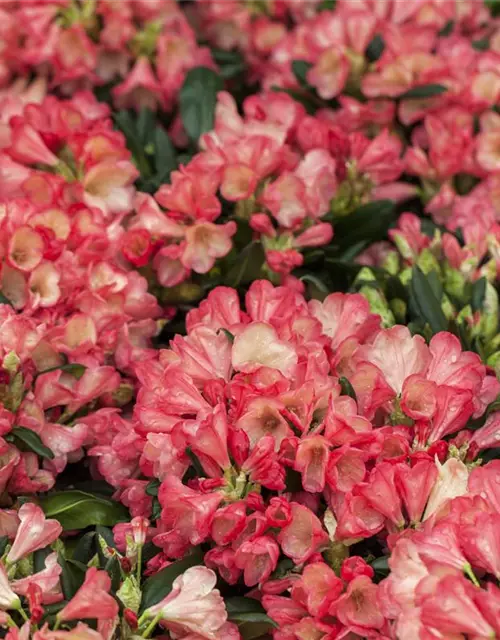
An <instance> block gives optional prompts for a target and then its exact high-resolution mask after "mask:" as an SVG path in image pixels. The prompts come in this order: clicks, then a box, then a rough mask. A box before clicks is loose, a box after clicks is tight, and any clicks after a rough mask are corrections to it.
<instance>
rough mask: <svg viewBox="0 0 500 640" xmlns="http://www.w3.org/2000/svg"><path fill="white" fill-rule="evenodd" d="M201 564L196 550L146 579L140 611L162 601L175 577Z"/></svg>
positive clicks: (200, 554)
mask: <svg viewBox="0 0 500 640" xmlns="http://www.w3.org/2000/svg"><path fill="white" fill-rule="evenodd" d="M202 563H203V553H202V551H201V549H199V548H197V549H195V550H194V552H193V553H192V554H191V555H189V556H186V557H185V558H183V559H182V560H177V562H173V563H172V564H170V565H169V566H168V567H165V569H162V570H161V571H159V572H158V573H155V575H154V576H151V578H148V579H147V580H146V582H145V583H144V585H143V588H142V601H141V611H144V610H145V609H147V608H149V607H152V606H153V605H154V604H156V603H158V602H160V600H163V598H164V597H165V596H167V595H168V594H169V593H170V591H172V583H173V582H174V580H175V579H176V578H177V576H180V575H181V573H184V571H186V569H189V568H190V567H194V566H196V565H198V564H202Z"/></svg>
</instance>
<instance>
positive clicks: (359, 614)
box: [335, 576, 384, 629]
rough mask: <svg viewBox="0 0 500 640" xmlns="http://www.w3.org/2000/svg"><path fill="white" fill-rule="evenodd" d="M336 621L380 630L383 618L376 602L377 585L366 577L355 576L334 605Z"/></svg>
mask: <svg viewBox="0 0 500 640" xmlns="http://www.w3.org/2000/svg"><path fill="white" fill-rule="evenodd" d="M335 612H336V615H337V617H338V619H339V620H340V621H341V622H342V623H343V624H345V625H355V626H357V627H362V628H368V629H380V628H381V627H382V626H383V624H384V616H383V615H382V613H381V612H380V609H379V607H378V601H377V585H376V584H373V582H372V581H371V579H370V578H369V577H368V576H357V577H356V578H354V580H351V582H349V584H348V586H347V591H346V592H345V593H344V594H343V595H342V596H340V598H339V599H338V600H337V603H336V605H335Z"/></svg>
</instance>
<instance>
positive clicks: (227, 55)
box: [212, 49, 246, 80]
mask: <svg viewBox="0 0 500 640" xmlns="http://www.w3.org/2000/svg"><path fill="white" fill-rule="evenodd" d="M212 56H213V58H214V60H215V62H216V63H217V65H218V67H219V73H220V75H221V76H222V77H223V78H224V79H226V80H227V79H229V78H234V77H235V76H237V75H239V74H240V73H243V72H244V71H245V69H246V62H245V58H244V57H243V56H242V54H241V53H240V52H239V51H224V50H223V49H212Z"/></svg>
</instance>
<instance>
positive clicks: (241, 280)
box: [224, 242, 265, 289]
mask: <svg viewBox="0 0 500 640" xmlns="http://www.w3.org/2000/svg"><path fill="white" fill-rule="evenodd" d="M264 259H265V256H264V250H263V249H262V245H261V244H260V242H252V243H250V244H249V245H247V247H245V249H243V251H242V252H241V253H240V254H239V255H238V256H237V260H236V263H235V264H234V266H233V267H232V268H231V269H230V270H229V271H228V272H227V273H226V276H225V278H224V284H226V285H227V286H228V287H233V288H235V289H236V288H237V287H238V286H240V285H242V284H247V283H248V282H251V281H252V280H256V279H257V278H258V277H259V274H260V270H261V267H262V265H263V264H264Z"/></svg>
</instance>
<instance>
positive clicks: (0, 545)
mask: <svg viewBox="0 0 500 640" xmlns="http://www.w3.org/2000/svg"><path fill="white" fill-rule="evenodd" d="M8 544H9V536H0V557H1V556H3V554H4V553H5V549H6V548H7V545H8Z"/></svg>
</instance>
